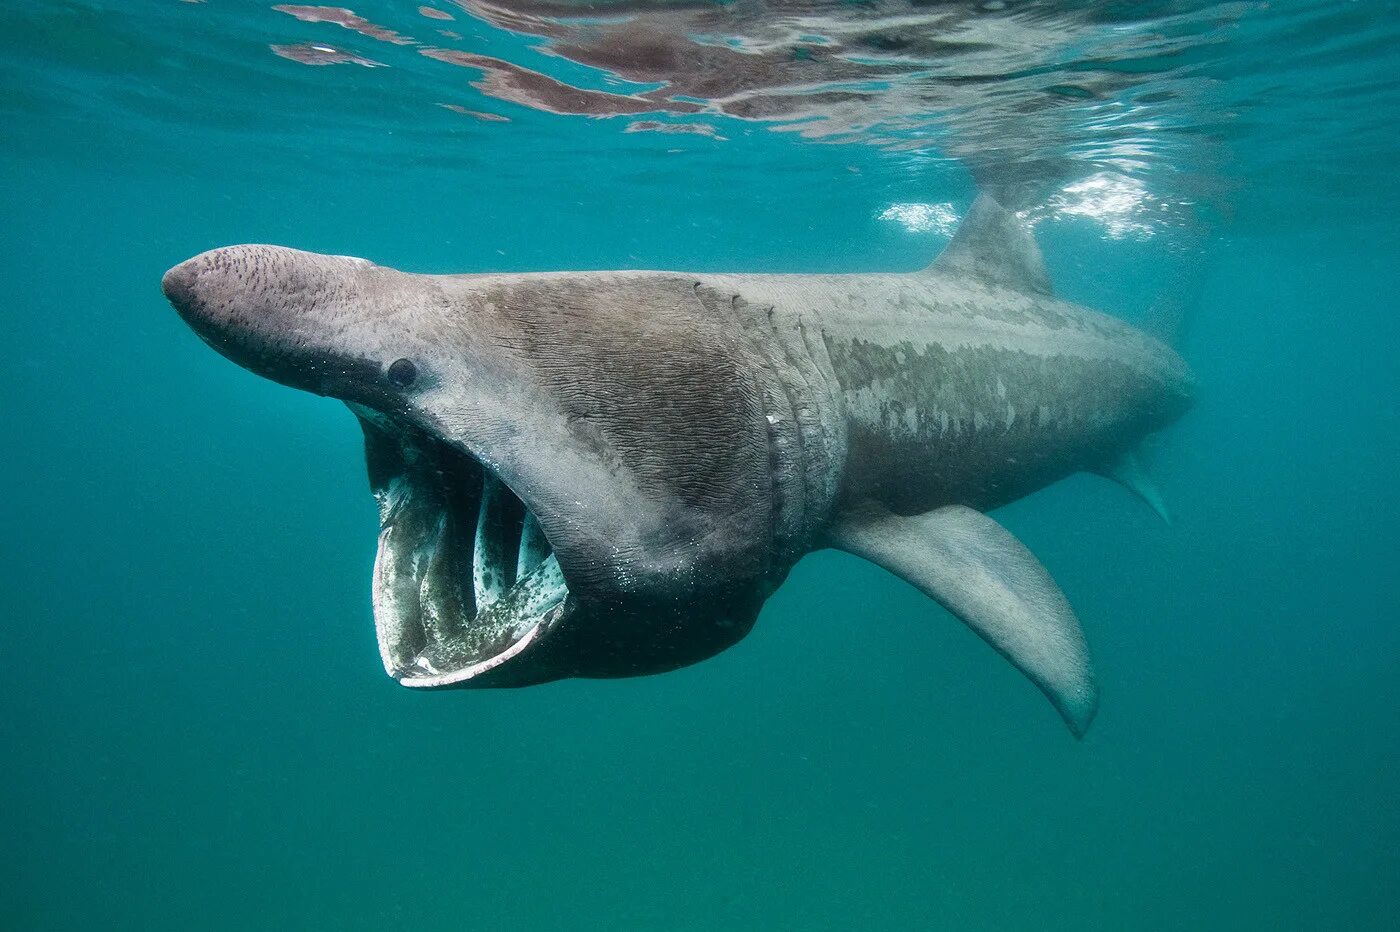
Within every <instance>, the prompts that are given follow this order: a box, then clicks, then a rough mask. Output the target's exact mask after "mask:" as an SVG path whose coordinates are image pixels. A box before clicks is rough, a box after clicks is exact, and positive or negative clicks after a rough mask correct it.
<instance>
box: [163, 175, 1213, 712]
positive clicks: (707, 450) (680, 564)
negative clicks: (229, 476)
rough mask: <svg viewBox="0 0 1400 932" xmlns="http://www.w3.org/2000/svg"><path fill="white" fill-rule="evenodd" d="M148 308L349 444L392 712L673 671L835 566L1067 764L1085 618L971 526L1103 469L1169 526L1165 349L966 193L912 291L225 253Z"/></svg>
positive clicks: (899, 280) (761, 278) (860, 280)
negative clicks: (456, 690) (376, 532)
mask: <svg viewBox="0 0 1400 932" xmlns="http://www.w3.org/2000/svg"><path fill="white" fill-rule="evenodd" d="M163 287H164V290H165V293H166V295H167V296H168V297H169V299H170V300H171V302H172V303H173V304H174V306H175V307H176V309H177V310H178V311H179V312H180V314H181V315H182V316H183V317H184V318H185V320H186V321H187V322H189V324H190V325H191V326H192V327H193V328H194V330H195V331H196V332H197V333H198V334H199V335H200V336H201V337H202V338H203V339H204V340H205V341H206V342H208V343H209V344H210V345H212V346H213V347H214V348H215V349H217V350H219V351H220V352H221V353H223V354H224V355H226V356H228V357H229V358H230V359H232V360H234V361H235V362H238V363H239V364H241V365H243V366H245V367H247V368H249V369H251V370H253V371H255V372H258V373H259V374H262V375H264V376H267V377H269V378H272V379H275V380H277V381H280V382H283V383H286V384H289V385H292V386H295V387H298V388H302V389H305V390H309V391H313V392H316V393H318V394H323V395H329V396H333V397H336V398H339V399H341V400H343V401H345V402H346V403H347V404H348V405H349V406H350V408H351V410H352V411H354V412H355V414H356V415H357V417H358V418H359V420H360V423H361V425H362V427H363V429H364V432H365V438H366V458H367V462H368V468H369V473H370V484H371V488H372V489H373V490H374V492H375V495H376V497H377V498H378V500H379V505H380V517H381V525H382V526H381V531H380V539H379V550H378V555H377V559H376V566H375V578H374V585H373V590H374V614H375V624H376V628H377V632H378V637H379V645H380V652H381V656H382V658H383V661H384V665H385V669H386V671H387V672H388V673H389V674H390V675H391V676H393V677H394V678H395V679H397V680H398V681H399V682H401V683H403V684H404V685H406V686H413V687H429V688H431V687H453V686H455V687H470V686H522V685H529V684H532V683H539V682H545V681H548V680H552V679H558V678H561V677H566V676H595V677H598V676H604V677H611V676H630V675H639V674H646V673H656V672H662V671H665V670H670V669H675V668H677V667H680V666H684V665H686V664H690V663H694V662H696V661H698V660H701V659H703V658H705V657H708V656H711V655H713V654H714V653H716V652H718V651H720V650H723V649H724V648H726V647H728V646H730V645H732V644H733V643H735V642H737V641H738V640H739V639H740V638H742V637H743V636H744V634H746V633H747V632H748V630H749V629H750V628H751V626H752V625H753V623H754V620H755V618H756V617H757V614H758V611H759V609H760V608H761V606H762V604H763V602H764V600H766V599H767V597H768V596H769V595H771V594H772V592H773V591H775V590H776V588H777V587H778V586H779V585H780V584H781V583H782V582H783V580H784V579H785V578H786V576H787V574H788V572H789V571H790V569H791V568H792V566H793V565H795V564H796V562H797V561H798V560H799V559H801V557H802V556H803V555H805V554H806V553H808V552H810V551H812V550H816V549H821V548H823V547H836V548H840V549H843V550H846V551H848V552H851V553H854V554H856V555H859V556H861V557H864V558H866V559H869V560H871V561H873V562H875V563H877V564H879V565H881V566H883V567H885V568H886V569H888V570H890V571H891V572H893V573H895V574H896V575H899V576H901V577H903V578H905V579H906V580H908V581H909V582H911V583H913V584H914V585H915V586H917V587H918V588H919V589H921V590H922V591H923V592H925V593H926V594H928V595H929V596H931V597H932V598H934V599H935V600H937V601H938V602H940V603H941V604H943V605H944V606H945V607H946V608H948V609H949V610H950V611H951V612H952V613H953V614H954V615H956V616H958V617H959V618H961V619H962V620H963V621H964V622H966V623H967V624H969V625H970V626H971V627H972V628H973V629H974V630H976V631H977V633H978V634H980V635H981V636H982V637H983V638H984V639H986V640H987V641H988V642H989V643H990V644H992V646H993V647H995V648H996V649H997V650H998V651H1000V652H1001V653H1002V654H1003V656H1005V657H1006V658H1007V659H1008V660H1009V661H1010V662H1011V663H1013V664H1014V665H1015V666H1017V667H1018V668H1019V669H1020V670H1022V672H1024V673H1025V674H1026V675H1027V676H1028V677H1029V678H1030V679H1031V680H1032V681H1033V682H1034V683H1035V684H1036V685H1037V686H1038V687H1039V688H1040V689H1041V690H1042V691H1043V692H1044V693H1045V694H1046V696H1047V697H1048V698H1049V699H1050V700H1051V701H1052V702H1053V703H1054V705H1055V706H1056V708H1057V709H1058V710H1059V712H1060V713H1061V715H1062V716H1063V717H1064V719H1065V721H1066V723H1067V724H1068V725H1069V727H1070V729H1071V730H1072V731H1073V732H1074V733H1075V734H1076V735H1080V734H1082V733H1083V732H1084V730H1085V729H1086V728H1087V727H1088V725H1089V723H1090V721H1091V720H1092V718H1093V715H1094V711H1095V709H1096V706H1097V689H1096V686H1095V683H1094V676H1093V672H1092V668H1091V665H1090V663H1089V656H1088V650H1087V647H1086V645H1085V642H1084V638H1083V635H1082V632H1081V630H1080V626H1079V623H1078V620H1077V619H1076V618H1075V616H1074V613H1073V611H1072V609H1071V608H1070V606H1069V604H1068V602H1067V601H1066V599H1065V598H1064V596H1063V594H1062V593H1061V592H1060V590H1059V588H1058V586H1056V584H1055V583H1054V581H1053V579H1051V577H1050V575H1049V574H1048V573H1047V572H1046V571H1045V569H1044V568H1043V567H1042V566H1041V564H1040V563H1039V561H1037V560H1036V559H1035V557H1034V556H1033V555H1032V554H1031V553H1030V552H1029V551H1028V550H1026V548H1025V547H1024V546H1023V545H1021V544H1020V543H1019V542H1018V541H1017V540H1016V539H1015V538H1014V537H1013V536H1012V535H1011V534H1010V533H1009V532H1007V531H1006V530H1005V529H1004V528H1002V527H1001V526H1000V525H999V524H997V523H996V522H995V521H994V520H993V519H991V518H990V517H988V516H987V515H986V513H985V512H986V511H988V510H990V509H994V508H996V507H997V506H999V505H1003V504H1006V503H1007V502H1010V501H1013V500H1015V499H1017V498H1020V497H1022V496H1024V495H1027V494H1029V493H1031V492H1034V491H1035V490H1037V489H1039V488H1042V487H1044V486H1046V485H1048V484H1050V483H1053V482H1055V481H1057V480H1059V479H1061V478H1063V477H1065V476H1067V475H1069V474H1071V473H1074V472H1077V471H1094V472H1098V473H1101V474H1104V475H1108V476H1110V477H1113V478H1116V479H1118V480H1119V481H1121V482H1123V483H1124V484H1125V485H1127V486H1129V487H1130V488H1132V489H1133V490H1134V491H1136V492H1138V493H1139V494H1140V495H1142V497H1143V498H1144V499H1146V500H1147V501H1148V502H1149V504H1151V505H1152V506H1153V507H1154V508H1156V509H1157V510H1158V511H1159V512H1162V513H1163V514H1164V516H1165V512H1163V511H1162V507H1161V501H1160V497H1159V496H1158V495H1157V494H1156V492H1155V489H1154V488H1153V487H1152V486H1151V483H1150V482H1149V481H1148V480H1147V478H1146V477H1145V475H1144V474H1143V472H1142V470H1141V469H1140V467H1139V466H1138V462H1137V459H1136V455H1135V450H1136V448H1137V446H1138V444H1139V442H1140V441H1141V440H1142V438H1143V437H1144V436H1146V435H1147V434H1150V433H1152V432H1154V431H1157V430H1160V429H1162V428H1163V427H1165V426H1167V425H1168V424H1170V423H1171V422H1172V421H1174V420H1175V419H1177V418H1178V417H1179V416H1180V415H1181V414H1182V413H1183V412H1184V411H1185V410H1186V408H1187V407H1188V406H1189V403H1190V395H1191V390H1192V380H1191V375H1190V372H1189V370H1188V369H1187V367H1186V365H1185V364H1184V363H1183V362H1182V360H1181V359H1180V358H1179V357H1178V356H1177V354H1176V353H1175V352H1173V351H1172V350H1171V349H1170V348H1169V347H1167V346H1165V345H1163V344H1162V343H1160V342H1158V341H1156V340H1154V339H1152V338H1151V337H1149V336H1147V335H1145V334H1143V333H1141V332H1140V331H1137V330H1135V329H1134V328H1132V327H1130V326H1128V325H1126V324H1124V323H1122V322H1121V321H1118V320H1116V319H1114V318H1111V317H1108V316H1105V315H1102V314H1098V313H1096V312H1094V311H1090V310H1088V309H1085V308H1082V307H1078V306H1075V305H1072V304H1068V303H1065V302H1063V301H1059V300H1057V299H1056V298H1055V297H1054V296H1053V295H1052V294H1051V289H1050V286H1049V282H1048V279H1047V277H1046V274H1045V270H1044V264H1043V261H1042V259H1041V257H1040V253H1039V251H1038V249H1037V248H1036V246H1035V243H1034V240H1033V239H1032V237H1031V235H1030V233H1029V231H1027V230H1026V229H1025V228H1024V227H1023V226H1022V225H1021V224H1020V222H1019V221H1018V220H1017V218H1016V217H1015V216H1014V215H1012V214H1011V213H1009V212H1008V211H1005V210H1004V209H1002V208H1001V207H1000V206H998V205H997V204H996V203H995V202H994V201H992V200H991V199H990V198H987V197H985V196H984V197H982V198H979V200H978V202H977V203H976V204H975V205H974V207H973V209H972V211H971V212H970V213H969V215H968V217H967V219H966V220H965V221H964V223H963V225H962V227H961V228H960V229H959V231H958V234H957V235H956V236H955V238H954V240H953V242H952V243H951V244H950V245H949V246H948V248H947V249H946V250H945V251H944V253H943V254H942V255H941V256H940V257H939V258H938V260H937V261H935V262H934V263H933V265H931V266H930V267H929V268H928V269H926V270H924V271H922V272H916V273H907V274H885V275H878V274H877V275H714V274H689V273H681V272H545V273H526V274H512V275H456V276H427V275H411V274H406V273H402V272H398V271H395V270H392V269H387V268H383V267H380V266H377V265H373V264H372V263H369V262H367V261H365V260H362V259H353V258H349V257H339V256H322V255H316V254H312V253H304V252H299V251H296V250H290V249H284V248H280V247H271V246H235V247H228V248H225V249H219V250H214V251H212V252H209V253H204V254H202V255H200V256H196V257H195V258H193V259H190V260H188V261H187V262H185V263H182V264H181V265H179V266H176V267H175V268H173V269H171V270H170V271H169V272H168V273H167V274H166V276H165V279H164V282H163Z"/></svg>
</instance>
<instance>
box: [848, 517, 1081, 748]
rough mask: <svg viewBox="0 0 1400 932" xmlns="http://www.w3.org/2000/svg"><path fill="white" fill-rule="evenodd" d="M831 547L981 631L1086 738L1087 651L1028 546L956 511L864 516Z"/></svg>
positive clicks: (1071, 617)
mask: <svg viewBox="0 0 1400 932" xmlns="http://www.w3.org/2000/svg"><path fill="white" fill-rule="evenodd" d="M829 542H830V544H831V545H832V546H833V547H837V548H839V549H841V550H844V551H846V552H847V553H852V554H855V555H856V556H859V557H864V558H865V559H867V560H869V561H871V562H872V563H875V564H877V565H879V566H882V567H884V568H885V569H887V570H889V571H890V572H891V573H894V574H895V575H896V576H899V577H900V578H902V579H904V580H906V581H908V582H910V583H912V584H913V585H914V586H916V587H918V589H919V590H920V591H922V592H923V593H924V594H925V595H928V596H930V597H931V598H933V599H935V600H936V601H938V602H939V604H941V605H942V606H943V607H944V608H946V609H948V611H950V612H952V613H953V614H954V615H956V616H957V617H958V618H960V619H962V621H963V622H964V623H965V624H967V625H968V627H970V628H972V630H974V631H976V632H977V633H978V634H979V635H980V636H981V637H982V638H983V640H985V641H986V642H987V643H989V644H991V645H992V646H993V647H994V648H996V649H997V651H998V652H999V653H1000V654H1001V655H1002V656H1003V657H1005V658H1006V659H1007V660H1009V661H1011V663H1012V665H1014V666H1015V667H1016V668H1017V669H1018V670H1020V671H1021V672H1022V673H1024V674H1025V675H1026V676H1028V677H1030V679H1031V682H1033V683H1035V685H1036V686H1038V687H1040V690H1041V692H1043V693H1045V695H1046V696H1047V697H1049V699H1050V701H1051V702H1052V703H1054V705H1055V708H1056V709H1058V710H1059V712H1060V715H1061V716H1063V717H1064V720H1065V723H1066V724H1067V725H1069V729H1070V731H1072V732H1073V733H1074V735H1075V737H1082V736H1083V734H1084V732H1085V731H1086V730H1087V729H1088V727H1089V723H1090V722H1091V721H1092V720H1093V718H1094V712H1095V710H1096V709H1097V708H1098V687H1097V686H1096V685H1095V683H1094V672H1093V669H1092V668H1091V666H1090V664H1089V649H1088V646H1087V645H1086V644H1085V642H1084V633H1083V632H1082V631H1081V630H1080V628H1079V620H1078V619H1077V618H1075V616H1074V611H1073V609H1071V608H1070V605H1069V601H1068V600H1067V599H1066V598H1065V596H1064V593H1063V592H1061V591H1060V587H1059V586H1057V585H1055V580H1053V579H1051V578H1050V574H1049V573H1048V572H1047V571H1046V569H1045V567H1044V566H1042V565H1041V564H1040V561H1039V560H1037V559H1036V558H1035V555H1034V554H1032V553H1031V552H1030V551H1029V550H1027V549H1026V547H1025V545H1024V544H1022V543H1021V542H1020V541H1018V540H1017V539H1016V538H1015V537H1013V536H1012V535H1011V532H1010V531H1008V530H1006V528H1004V527H1002V526H1001V525H1000V524H997V523H996V522H995V521H993V520H992V519H991V518H989V517H987V516H986V515H984V514H982V513H981V512H978V511H974V510H973V509H971V508H965V507H963V506H961V505H952V506H948V507H945V508H939V509H936V510H934V511H930V512H928V513H927V514H922V515H915V516H913V517H901V516H899V515H893V514H890V513H888V512H879V513H869V512H866V513H862V514H860V515H853V516H851V517H848V518H846V519H845V520H842V521H839V522H837V524H836V525H835V526H834V528H833V529H832V530H831V531H830V533H829Z"/></svg>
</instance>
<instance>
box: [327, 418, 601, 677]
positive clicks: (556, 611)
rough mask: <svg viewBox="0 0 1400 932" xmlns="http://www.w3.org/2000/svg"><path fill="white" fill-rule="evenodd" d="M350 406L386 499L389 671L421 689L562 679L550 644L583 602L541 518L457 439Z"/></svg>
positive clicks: (381, 591) (382, 544)
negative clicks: (544, 646)
mask: <svg viewBox="0 0 1400 932" xmlns="http://www.w3.org/2000/svg"><path fill="white" fill-rule="evenodd" d="M349 407H350V408H351V410H352V411H354V412H355V414H356V415H357V416H358V417H359V419H360V423H361V426H362V427H363V428H364V432H365V451H366V460H367V463H368V466H369V472H370V486H371V489H372V490H373V492H374V495H375V498H376V500H377V501H378V503H379V513H380V531H379V546H378V551H377V553H376V556H375V565H374V577H373V601H374V624H375V631H376V633H377V635H378V639H379V652H380V657H381V659H382V660H383V662H384V669H385V671H386V672H387V673H388V674H389V676H391V677H393V678H394V679H395V680H397V681H398V682H399V683H400V684H402V685H404V686H408V687H411V688H416V689H441V688H448V687H458V688H461V687H473V686H482V687H487V686H523V685H529V684H532V683H539V682H545V681H548V680H551V679H555V678H557V676H558V675H559V674H558V673H556V672H553V671H552V670H551V669H550V665H549V664H548V663H545V662H541V661H542V660H543V658H542V656H541V655H542V654H543V653H545V652H543V651H542V650H541V647H540V645H541V643H542V642H544V641H546V640H547V638H548V636H549V634H550V633H551V632H552V631H554V630H555V629H556V628H558V627H559V626H560V625H561V623H563V621H564V620H565V618H566V616H567V615H569V614H570V613H571V612H572V611H573V609H574V607H575V601H576V600H575V599H573V598H572V597H571V594H570V592H569V587H568V584H567V582H566V581H565V579H564V575H563V572H562V571H561V570H560V568H559V561H558V557H557V555H556V554H555V552H554V549H553V547H552V545H551V544H550V542H549V540H548V538H547V537H546V536H545V534H544V532H543V531H542V530H541V528H540V524H539V521H538V520H537V519H536V517H535V515H534V514H533V513H532V512H531V511H530V510H529V508H527V507H526V505H525V504H524V502H523V501H522V499H521V498H520V497H519V496H518V495H516V493H515V492H514V491H513V490H512V489H511V488H510V486H508V485H506V483H504V482H502V481H501V480H500V478H499V477H497V476H496V475H495V473H494V472H492V470H491V469H490V468H489V467H487V466H485V465H483V464H482V462H481V461H480V460H478V459H477V458H476V457H474V456H472V455H471V454H469V453H467V452H465V451H463V450H462V449H461V448H460V447H459V446H457V445H456V444H453V443H450V442H447V441H444V440H442V439H440V438H438V437H437V436H434V435H433V434H431V433H429V432H427V431H424V430H422V429H420V428H418V427H416V426H414V425H412V424H410V423H408V422H407V421H405V420H404V419H402V418H399V417H395V416H390V415H385V414H382V413H379V412H377V411H374V410H372V409H369V408H367V407H364V406H362V405H358V404H354V403H350V404H349Z"/></svg>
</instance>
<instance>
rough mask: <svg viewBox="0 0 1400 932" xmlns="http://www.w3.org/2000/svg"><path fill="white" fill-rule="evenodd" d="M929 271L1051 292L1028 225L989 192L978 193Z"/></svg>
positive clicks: (1035, 291) (1040, 256) (1037, 291)
mask: <svg viewBox="0 0 1400 932" xmlns="http://www.w3.org/2000/svg"><path fill="white" fill-rule="evenodd" d="M928 270H929V271H930V272H939V273H944V274H959V275H971V276H973V277H974V278H979V279H981V280H983V281H984V282H987V283H988V284H994V285H1002V286H1003V287H1006V288H1013V289H1015V290H1017V291H1024V292H1027V293H1030V294H1042V295H1049V294H1051V293H1052V292H1051V289H1050V276H1049V275H1048V274H1047V273H1046V271H1045V258H1044V257H1043V256H1042V255H1041V254H1040V247H1039V246H1037V245H1036V243H1035V237H1034V236H1033V235H1031V231H1030V229H1029V228H1028V227H1027V226H1026V224H1025V223H1024V222H1023V221H1022V220H1021V218H1020V217H1017V216H1016V215H1015V214H1014V213H1012V212H1011V211H1009V210H1007V209H1006V208H1005V207H1002V206H1001V204H999V203H997V201H996V200H995V199H994V198H993V197H992V196H991V195H989V194H979V195H978V196H977V200H976V201H974V202H973V204H972V209H971V210H969V211H968V212H967V216H966V217H964V218H963V222H962V224H961V225H960V226H959V227H958V232H957V233H955V234H954V235H953V241H952V242H951V243H949V244H948V246H947V248H946V249H944V250H943V252H942V253H941V254H940V255H939V257H938V258H937V259H935V260H934V261H933V264H932V265H930V266H929V267H928Z"/></svg>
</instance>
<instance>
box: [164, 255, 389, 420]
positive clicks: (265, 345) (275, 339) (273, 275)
mask: <svg viewBox="0 0 1400 932" xmlns="http://www.w3.org/2000/svg"><path fill="white" fill-rule="evenodd" d="M375 268H376V267H375V266H373V265H372V264H371V263H369V262H366V261H365V260H363V259H354V258H350V257H348V256H323V255H318V254H315V253H308V252H302V251H300V250H296V249H287V248H285V247H282V246H262V245H247V246H227V247H224V248H222V249H214V250H211V251H209V252H205V253H201V254H199V255H197V256H195V257H193V258H191V259H187V260H185V261H184V262H181V263H180V264H179V265H177V266H175V267H174V268H172V269H170V270H169V271H167V272H166V273H165V275H164V277H163V278H162V279H161V290H162V291H163V292H164V293H165V297H166V298H167V299H168V300H169V301H170V303H171V305H172V306H173V307H174V308H175V310H176V311H177V312H178V313H179V314H180V317H181V318H183V319H184V321H185V323H187V324H188V325H189V326H190V328H191V329H192V330H194V331H195V333H197V334H198V335H199V336H200V338H201V339H203V340H204V342H206V343H208V344H209V345H210V346H212V347H213V348H214V349H216V350H217V351H218V352H219V353H221V354H223V355H224V356H225V357H227V358H229V359H230V360H232V361H233V362H236V363H238V364H239V365H241V366H243V367H244V368H247V369H250V370H252V371H253V372H256V373H258V374H259V375H262V376H264V377H267V378H271V379H274V380H276V381H279V382H282V383H284V384H288V385H293V386H295V387H298V388H304V389H307V390H309V391H314V392H317V393H326V392H327V385H326V378H327V377H328V376H330V375H334V374H335V373H337V372H340V371H342V370H344V369H345V368H346V365H347V364H348V363H349V362H352V361H353V362H354V363H355V365H356V367H357V368H359V367H361V366H362V364H363V361H362V360H361V359H359V358H358V357H361V356H363V355H364V353H363V349H364V348H363V347H360V346H357V345H354V342H353V339H354V338H353V336H352V333H353V330H354V327H353V324H354V323H355V321H354V320H353V319H352V318H353V317H354V316H355V315H356V314H357V313H360V310H359V309H360V308H362V307H363V305H364V303H365V301H364V296H365V290H366V278H367V276H369V275H372V270H374V269H375ZM349 357H356V358H354V359H350V358H349Z"/></svg>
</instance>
